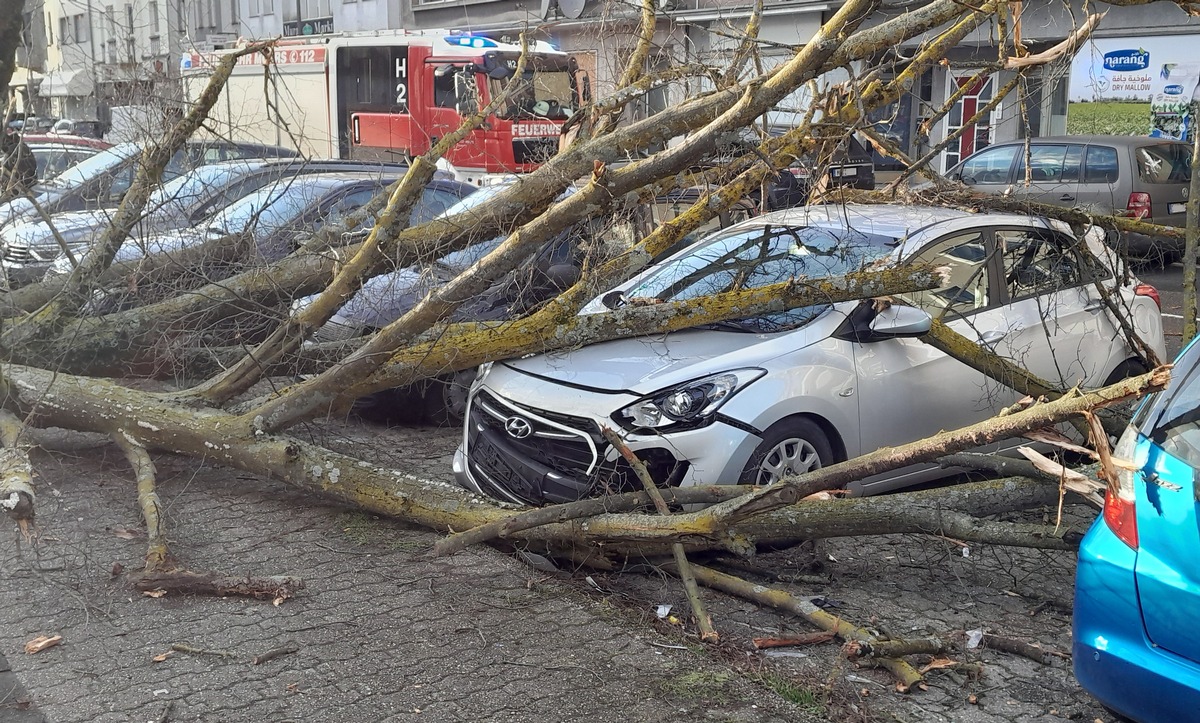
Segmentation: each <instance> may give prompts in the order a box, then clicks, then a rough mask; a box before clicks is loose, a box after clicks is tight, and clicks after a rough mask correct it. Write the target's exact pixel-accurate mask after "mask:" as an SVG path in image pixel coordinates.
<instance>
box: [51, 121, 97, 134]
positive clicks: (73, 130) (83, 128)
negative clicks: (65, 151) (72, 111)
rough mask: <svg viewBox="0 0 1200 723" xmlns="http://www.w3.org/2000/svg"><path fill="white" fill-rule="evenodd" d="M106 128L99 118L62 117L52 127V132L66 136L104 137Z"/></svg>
mask: <svg viewBox="0 0 1200 723" xmlns="http://www.w3.org/2000/svg"><path fill="white" fill-rule="evenodd" d="M105 130H106V128H105V126H104V124H103V123H101V122H100V121H98V120H75V119H74V118H61V119H59V120H58V121H56V122H55V124H54V125H53V126H52V127H51V128H50V131H49V132H50V133H52V134H55V135H64V136H85V137H87V138H103V137H104V131H105Z"/></svg>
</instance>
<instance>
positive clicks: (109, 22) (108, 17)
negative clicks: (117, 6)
mask: <svg viewBox="0 0 1200 723" xmlns="http://www.w3.org/2000/svg"><path fill="white" fill-rule="evenodd" d="M104 29H105V30H106V31H108V37H109V39H110V40H111V39H113V38H116V37H117V13H116V11H115V10H113V6H112V5H109V6H107V7H106V8H104Z"/></svg>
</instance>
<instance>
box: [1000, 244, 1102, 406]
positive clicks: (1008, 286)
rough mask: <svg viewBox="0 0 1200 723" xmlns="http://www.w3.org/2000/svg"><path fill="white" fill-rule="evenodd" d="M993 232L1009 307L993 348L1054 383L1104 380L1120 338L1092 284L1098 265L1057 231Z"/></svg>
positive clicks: (1072, 383)
mask: <svg viewBox="0 0 1200 723" xmlns="http://www.w3.org/2000/svg"><path fill="white" fill-rule="evenodd" d="M995 233H996V243H997V247H998V252H999V255H1000V258H1001V261H1002V264H1003V274H1004V289H1003V291H1004V294H1005V298H1006V300H1007V304H1006V306H1005V310H1004V313H1003V316H1002V319H1001V320H1002V322H1003V323H1002V325H1001V326H1000V327H998V328H997V330H996V331H997V334H996V336H995V339H994V341H992V342H991V346H992V348H993V349H994V350H995V351H996V353H998V354H1001V355H1002V356H1005V357H1007V358H1009V359H1011V360H1012V361H1014V362H1015V363H1017V364H1019V365H1021V366H1023V367H1024V368H1026V369H1028V370H1029V371H1031V372H1033V373H1034V374H1036V375H1037V376H1039V377H1041V378H1042V379H1045V380H1046V381H1049V382H1051V383H1054V384H1057V385H1061V386H1064V387H1071V386H1074V385H1076V384H1079V383H1081V382H1082V383H1084V384H1087V385H1096V384H1099V383H1101V382H1103V381H1104V376H1105V374H1106V373H1107V369H1106V367H1107V366H1108V363H1109V359H1110V357H1111V356H1112V354H1113V351H1114V350H1113V345H1114V344H1119V343H1120V341H1119V340H1120V336H1119V334H1118V333H1117V329H1116V327H1115V326H1114V324H1113V322H1112V320H1111V318H1110V317H1109V315H1108V312H1107V310H1106V308H1105V306H1104V303H1103V301H1102V299H1101V298H1100V296H1099V294H1098V292H1097V291H1096V289H1095V287H1094V286H1093V284H1092V281H1093V280H1094V279H1095V277H1096V274H1097V273H1102V269H1101V267H1099V266H1098V265H1094V264H1092V263H1089V262H1088V261H1087V260H1085V259H1083V258H1081V257H1080V256H1079V255H1078V254H1077V253H1076V252H1075V250H1074V248H1075V246H1076V244H1077V242H1076V241H1075V239H1073V238H1071V237H1069V236H1067V235H1065V234H1062V233H1058V232H1056V231H1050V230H1047V229H1036V228H1024V229H998V230H996V232H995Z"/></svg>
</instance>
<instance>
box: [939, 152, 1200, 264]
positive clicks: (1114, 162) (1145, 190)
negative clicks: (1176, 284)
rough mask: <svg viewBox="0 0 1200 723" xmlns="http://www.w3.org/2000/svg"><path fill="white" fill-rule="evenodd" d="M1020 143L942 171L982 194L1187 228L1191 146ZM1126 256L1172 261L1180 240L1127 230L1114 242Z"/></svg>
mask: <svg viewBox="0 0 1200 723" xmlns="http://www.w3.org/2000/svg"><path fill="white" fill-rule="evenodd" d="M1028 143H1029V154H1028V155H1029V170H1028V172H1027V171H1026V168H1025V158H1026V153H1025V144H1026V141H1024V140H1019V141H1013V142H1011V143H999V144H996V145H992V146H988V147H987V148H985V149H983V150H981V151H979V152H978V153H975V154H974V155H972V156H970V157H969V158H967V159H966V160H964V161H963V162H962V163H959V164H958V165H957V166H955V167H954V168H952V169H950V171H949V172H948V173H947V174H946V175H947V177H948V178H950V179H951V180H957V181H962V182H963V183H965V184H966V185H968V186H970V187H972V188H974V189H976V190H979V191H982V192H985V193H995V194H1005V195H1010V196H1013V197H1014V198H1027V199H1029V200H1030V201H1037V202H1039V203H1047V204H1052V205H1055V206H1067V207H1069V208H1079V209H1082V210H1085V211H1089V212H1092V213H1097V214H1105V215H1109V214H1112V215H1118V216H1128V217H1130V218H1136V219H1145V220H1146V221H1149V222H1151V223H1157V224H1162V225H1164V226H1179V227H1182V226H1184V225H1186V213H1185V207H1186V205H1187V196H1188V183H1189V182H1190V181H1191V178H1192V148H1191V146H1190V145H1188V144H1187V143H1182V142H1179V141H1171V140H1166V139H1160V138H1147V137H1140V136H1053V137H1047V138H1033V139H1030V140H1029V141H1028ZM1115 245H1116V246H1117V247H1118V248H1119V249H1121V250H1123V251H1125V252H1126V254H1127V255H1128V256H1129V257H1130V258H1134V259H1138V260H1142V261H1151V260H1153V261H1161V262H1162V263H1163V264H1170V263H1172V262H1174V261H1177V260H1179V258H1180V257H1181V256H1182V255H1183V242H1182V241H1176V240H1173V239H1167V238H1162V237H1153V236H1147V235H1144V234H1133V233H1127V234H1124V235H1123V237H1121V238H1120V239H1118V240H1117V243H1116V244H1115Z"/></svg>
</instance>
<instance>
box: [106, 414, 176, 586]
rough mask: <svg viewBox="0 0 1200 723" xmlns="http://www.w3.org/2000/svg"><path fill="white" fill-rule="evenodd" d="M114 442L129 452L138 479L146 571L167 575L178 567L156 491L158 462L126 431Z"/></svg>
mask: <svg viewBox="0 0 1200 723" xmlns="http://www.w3.org/2000/svg"><path fill="white" fill-rule="evenodd" d="M112 438H113V441H114V442H116V443H117V446H118V447H120V448H121V451H122V452H124V453H125V457H126V459H128V460H129V465H130V466H131V467H133V476H134V478H135V479H136V480H137V500H138V506H139V507H141V509H142V518H143V519H144V520H145V521H146V536H147V538H148V542H147V543H146V566H145V572H146V573H147V574H149V573H156V572H165V571H168V570H171V569H172V568H174V567H175V564H174V562H173V561H172V560H171V553H170V551H169V550H168V549H167V536H166V535H165V534H164V533H163V521H162V500H160V499H159V497H158V491H157V490H156V489H155V469H154V461H153V460H151V459H150V454H149V453H148V452H147V451H146V448H145V447H143V446H142V445H141V444H140V443H139V442H138V441H137V440H136V439H134V438H133V437H132V436H130V435H129V434H128V433H126V432H125V430H119V431H118V432H116V433H115V434H113V435H112Z"/></svg>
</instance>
